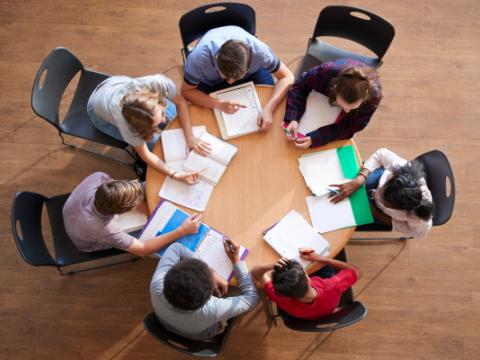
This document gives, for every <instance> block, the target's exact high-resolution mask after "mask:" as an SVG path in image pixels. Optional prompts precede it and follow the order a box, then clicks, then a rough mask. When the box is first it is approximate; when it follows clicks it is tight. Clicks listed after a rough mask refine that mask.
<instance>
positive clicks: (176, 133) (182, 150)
mask: <svg viewBox="0 0 480 360" xmlns="http://www.w3.org/2000/svg"><path fill="white" fill-rule="evenodd" d="M192 131H193V135H195V137H198V138H200V137H201V136H202V134H203V133H204V132H205V131H206V128H205V126H203V125H202V126H194V127H192ZM161 138H162V148H163V157H164V160H165V162H169V161H180V160H185V159H186V158H187V156H188V152H187V141H186V139H185V135H184V133H183V129H172V130H164V131H162V134H161Z"/></svg>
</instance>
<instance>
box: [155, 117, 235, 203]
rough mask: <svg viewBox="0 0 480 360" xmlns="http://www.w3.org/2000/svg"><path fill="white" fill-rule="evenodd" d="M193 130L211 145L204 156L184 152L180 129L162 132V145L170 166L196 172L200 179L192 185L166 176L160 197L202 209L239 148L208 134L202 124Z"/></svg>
mask: <svg viewBox="0 0 480 360" xmlns="http://www.w3.org/2000/svg"><path fill="white" fill-rule="evenodd" d="M193 133H194V135H195V136H196V137H198V138H200V139H201V140H203V141H205V142H208V143H209V144H210V145H211V147H212V151H211V153H210V154H209V155H208V156H207V157H204V156H201V155H199V154H197V153H196V152H195V151H191V152H190V153H189V154H188V153H187V151H186V146H187V145H186V141H185V137H184V135H183V131H182V129H174V130H165V131H163V132H162V147H163V153H164V158H165V163H166V165H167V166H168V167H169V168H171V169H172V170H177V171H187V172H188V171H195V172H198V173H199V181H198V182H197V183H196V184H194V185H188V184H185V183H184V182H182V181H179V180H176V179H172V178H169V177H166V178H165V181H164V183H163V185H162V187H161V189H160V192H159V196H160V197H161V198H163V199H166V200H170V201H173V202H175V203H177V204H179V205H182V206H186V207H188V208H190V209H193V210H197V211H203V210H205V208H206V206H207V203H208V200H209V199H210V195H211V194H212V191H213V187H214V185H216V184H217V183H218V182H219V181H220V178H221V177H222V175H223V173H224V172H225V170H226V167H227V166H228V164H229V163H230V161H231V160H232V158H233V156H235V154H236V153H237V151H238V149H237V148H236V147H235V146H233V145H231V144H229V143H227V142H225V141H223V140H220V139H219V138H217V137H215V136H213V135H212V134H209V133H208V132H207V131H206V128H205V126H194V127H193Z"/></svg>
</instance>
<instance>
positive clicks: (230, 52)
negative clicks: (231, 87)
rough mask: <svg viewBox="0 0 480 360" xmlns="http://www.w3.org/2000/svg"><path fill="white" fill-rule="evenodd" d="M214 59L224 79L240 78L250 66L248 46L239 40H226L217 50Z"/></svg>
mask: <svg viewBox="0 0 480 360" xmlns="http://www.w3.org/2000/svg"><path fill="white" fill-rule="evenodd" d="M216 61H217V65H218V70H220V72H221V73H222V74H223V75H224V76H225V77H226V79H234V80H240V79H242V78H243V77H244V76H245V75H246V74H247V72H248V68H249V67H250V62H251V50H250V47H249V46H248V45H247V44H246V43H244V42H243V41H240V40H228V41H226V42H225V43H224V44H223V45H222V46H221V47H220V49H219V50H218V52H217V57H216Z"/></svg>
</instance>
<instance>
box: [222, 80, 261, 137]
mask: <svg viewBox="0 0 480 360" xmlns="http://www.w3.org/2000/svg"><path fill="white" fill-rule="evenodd" d="M242 85H243V86H238V87H236V88H235V89H233V90H229V89H225V90H222V91H220V92H218V93H217V94H216V95H215V96H216V97H217V98H218V99H219V100H224V101H235V102H238V103H240V104H243V105H245V106H246V108H240V109H239V110H238V111H237V112H235V113H233V114H226V113H224V112H222V113H221V116H222V117H223V121H224V123H225V129H226V131H227V135H228V136H229V137H234V136H239V135H245V134H249V133H252V132H255V131H258V125H257V118H258V114H259V113H260V111H261V107H260V102H259V100H258V96H257V92H256V90H255V86H254V85H253V82H251V83H247V84H242Z"/></svg>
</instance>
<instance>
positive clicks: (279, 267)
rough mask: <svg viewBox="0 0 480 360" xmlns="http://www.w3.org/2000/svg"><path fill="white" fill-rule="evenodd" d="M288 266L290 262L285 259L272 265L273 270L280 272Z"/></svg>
mask: <svg viewBox="0 0 480 360" xmlns="http://www.w3.org/2000/svg"><path fill="white" fill-rule="evenodd" d="M288 264H290V260H289V259H287V258H281V259H278V260H277V262H276V263H275V264H274V265H273V270H276V271H280V270H283V269H285V268H286V267H287V266H288Z"/></svg>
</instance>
